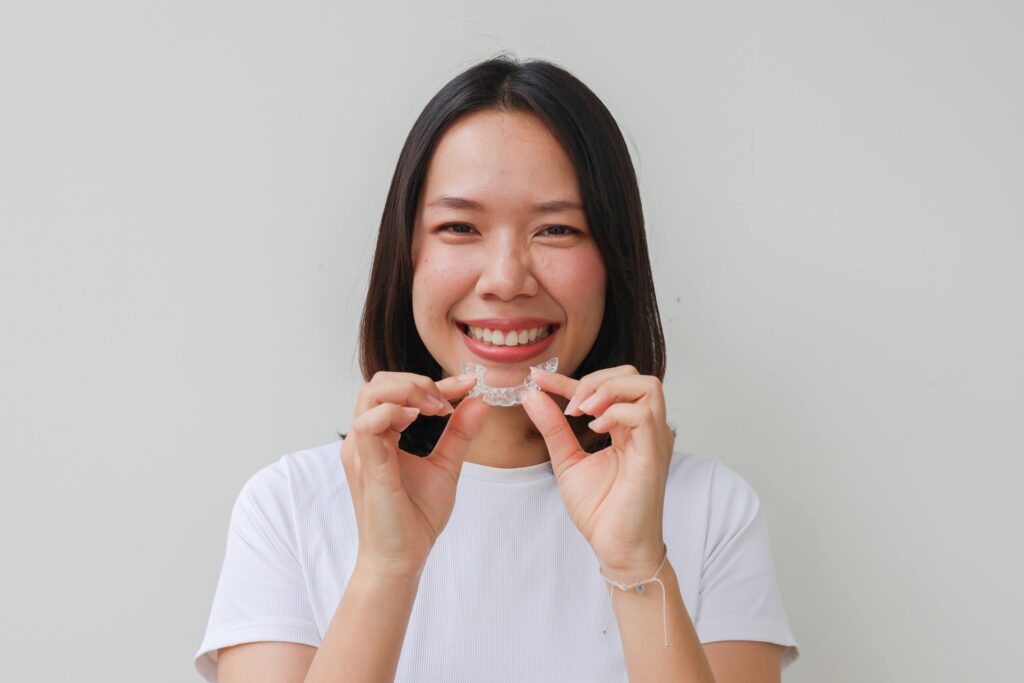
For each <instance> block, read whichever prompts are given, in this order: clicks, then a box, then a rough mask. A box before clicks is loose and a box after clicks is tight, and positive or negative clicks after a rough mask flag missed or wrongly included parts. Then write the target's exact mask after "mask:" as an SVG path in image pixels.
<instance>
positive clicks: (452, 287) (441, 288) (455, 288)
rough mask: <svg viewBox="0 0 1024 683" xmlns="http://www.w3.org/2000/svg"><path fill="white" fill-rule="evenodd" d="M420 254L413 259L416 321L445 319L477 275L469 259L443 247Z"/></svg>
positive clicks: (413, 298) (413, 292)
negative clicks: (416, 258)
mask: <svg viewBox="0 0 1024 683" xmlns="http://www.w3.org/2000/svg"><path fill="white" fill-rule="evenodd" d="M418 257H419V258H418V261H416V262H414V263H413V276H412V303H413V311H414V313H415V316H416V322H417V324H421V323H423V322H427V321H432V320H437V319H443V318H444V317H445V316H446V315H447V313H448V310H449V309H450V308H451V306H452V304H454V303H455V302H456V301H458V300H459V299H460V298H462V296H463V295H464V289H465V287H466V286H469V287H472V283H473V282H474V281H475V278H474V276H473V272H472V268H471V267H470V266H469V264H467V262H466V259H464V258H462V259H459V258H454V255H453V254H451V253H449V252H445V251H444V250H424V251H422V252H420V253H419V255H418ZM467 283H468V285H467Z"/></svg>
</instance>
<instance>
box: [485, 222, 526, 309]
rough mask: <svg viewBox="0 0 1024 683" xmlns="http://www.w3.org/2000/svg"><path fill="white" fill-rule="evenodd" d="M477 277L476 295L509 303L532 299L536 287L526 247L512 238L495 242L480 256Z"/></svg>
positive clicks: (508, 237)
mask: <svg viewBox="0 0 1024 683" xmlns="http://www.w3.org/2000/svg"><path fill="white" fill-rule="evenodd" d="M481 255H482V256H483V257H484V261H483V262H482V263H481V264H480V277H479V278H478V279H477V282H476V294H477V296H479V297H480V298H482V299H484V298H487V297H496V298H498V299H500V300H502V301H511V300H512V299H515V298H516V297H517V296H535V295H536V294H537V292H538V291H539V290H540V284H539V283H538V282H537V278H536V277H535V276H534V273H533V258H532V256H531V254H530V249H529V247H528V246H527V245H526V244H523V243H522V242H521V241H520V240H518V239H516V238H515V237H513V236H507V238H506V239H502V240H495V241H494V243H493V245H492V248H491V249H487V250H485V251H483V252H482V253H481Z"/></svg>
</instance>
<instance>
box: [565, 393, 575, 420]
mask: <svg viewBox="0 0 1024 683" xmlns="http://www.w3.org/2000/svg"><path fill="white" fill-rule="evenodd" d="M574 410H576V397H575V396H573V397H572V398H571V399H569V405H567V406H566V407H565V414H566V415H572V411H574Z"/></svg>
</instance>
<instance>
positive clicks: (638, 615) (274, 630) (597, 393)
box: [196, 57, 798, 683]
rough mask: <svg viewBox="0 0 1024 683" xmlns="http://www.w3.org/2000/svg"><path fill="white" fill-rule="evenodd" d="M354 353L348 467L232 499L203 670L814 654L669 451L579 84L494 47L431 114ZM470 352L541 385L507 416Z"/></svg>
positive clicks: (513, 667) (392, 200)
mask: <svg viewBox="0 0 1024 683" xmlns="http://www.w3.org/2000/svg"><path fill="white" fill-rule="evenodd" d="M361 353H362V356H361V364H362V370H363V375H364V377H365V378H367V379H368V382H367V383H366V384H365V385H364V386H363V387H362V389H361V390H360V393H359V398H358V402H357V407H356V415H355V418H354V421H353V424H352V429H351V431H350V432H349V433H348V434H347V435H343V436H344V438H343V440H342V442H341V444H340V458H339V454H338V450H339V449H338V446H339V444H338V442H334V443H333V444H328V445H326V446H322V447H320V448H317V449H311V450H309V451H303V452H299V453H295V454H291V455H288V456H285V457H283V458H282V459H281V460H280V461H279V462H278V463H275V464H274V465H271V466H268V467H265V468H264V469H263V470H261V471H259V472H258V473H257V474H256V475H254V476H253V477H252V478H251V479H250V481H249V482H247V484H246V486H245V487H244V488H243V490H242V493H241V494H240V496H239V499H238V502H237V503H236V505H235V509H234V511H233V513H232V520H231V531H230V534H229V539H228V549H227V553H226V556H225V561H224V568H223V570H222V572H221V577H220V581H219V583H218V587H217V594H216V597H215V600H214V607H213V612H212V614H211V617H210V623H209V625H208V627H207V633H206V638H205V639H204V641H203V644H202V646H201V648H200V651H199V653H198V654H197V656H196V664H197V667H198V668H199V670H200V672H202V673H203V675H204V676H206V678H207V679H208V680H214V676H215V672H217V671H218V669H219V676H220V681H221V682H222V683H224V682H232V681H268V682H269V681H275V682H278V683H283V682H285V681H303V680H305V681H311V682H312V681H341V680H344V681H364V680H365V681H369V680H374V681H377V680H397V681H469V680H473V681H531V682H532V681H577V680H578V681H622V680H626V678H627V675H628V679H629V680H632V681H641V680H651V681H708V680H715V681H718V683H725V682H729V681H744V682H750V681H777V680H779V678H780V669H781V667H782V666H785V665H786V664H788V663H789V662H791V661H793V660H794V659H795V658H796V657H797V655H798V651H797V648H796V641H795V640H794V638H793V635H792V633H791V631H790V628H789V625H788V622H787V620H786V615H785V611H784V609H783V605H782V602H781V597H780V595H779V591H778V587H777V584H776V580H775V576H774V570H773V567H772V560H771V552H770V546H769V542H768V531H767V526H766V523H765V519H764V516H763V514H762V513H761V510H760V507H759V504H758V499H757V495H756V493H754V491H753V490H752V489H751V488H750V487H749V485H747V483H746V482H745V481H744V480H743V479H742V478H741V477H739V476H738V475H736V474H735V473H733V472H731V471H730V470H729V469H728V468H726V467H724V466H723V465H721V464H720V463H717V462H715V461H714V460H711V459H707V458H700V457H697V456H690V455H685V454H681V453H677V454H675V457H673V444H674V433H673V431H672V430H671V429H670V427H669V426H668V425H667V424H666V421H665V402H664V395H663V393H662V386H661V380H662V378H663V377H664V371H665V358H664V340H663V337H662V332H661V326H660V320H659V315H658V308H657V303H656V299H655V294H654V287H653V281H652V277H651V271H650V264H649V259H648V253H647V245H646V240H645V237H644V223H643V215H642V211H641V206H640V197H639V192H638V188H637V183H636V177H635V174H634V171H633V167H632V163H631V162H630V159H629V153H628V150H627V148H626V146H625V144H624V142H623V139H622V135H621V133H620V132H619V129H618V127H617V125H616V124H615V122H614V120H613V118H612V117H611V115H610V114H609V112H608V111H607V109H606V108H605V107H604V105H603V104H602V103H601V102H600V101H599V100H598V98H597V97H596V96H595V95H594V94H593V93H592V92H591V91H590V90H589V89H588V88H587V87H586V86H584V85H583V84H582V83H580V82H579V81H578V80H577V79H576V78H574V77H573V76H572V75H570V74H569V73H567V72H566V71H564V70H562V69H560V68H558V67H556V66H554V65H552V64H550V63H547V62H542V61H529V62H525V63H518V62H517V61H515V60H513V59H510V58H504V57H502V58H497V59H493V60H489V61H487V62H484V63H481V64H479V65H477V66H475V67H473V68H471V69H469V70H467V71H465V72H464V73H462V74H460V75H459V76H457V77H456V78H455V79H453V80H452V81H451V82H449V83H448V84H447V85H446V86H445V87H444V88H442V89H441V91H440V92H439V93H438V94H437V95H436V96H435V97H434V98H433V99H432V100H431V101H430V102H429V103H428V104H427V106H426V108H425V109H424V111H423V112H422V113H421V115H420V117H419V118H418V120H417V121H416V123H415V125H414V126H413V129H412V131H411V132H410V134H409V137H408V138H407V140H406V142H405V146H404V147H403V149H402V153H401V156H400V158H399V161H398V165H397V168H396V170H395V174H394V178H393V180H392V184H391V189H390V192H389V194H388V198H387V203H386V206H385V209H384V214H383V218H382V221H381V229H380V233H379V237H378V242H377V250H376V254H375V257H374V264H373V271H372V274H371V278H370V286H369V295H368V297H367V300H366V306H365V309H364V313H363V320H362V330H361ZM553 358H557V363H558V368H557V372H546V371H543V370H540V369H534V366H537V365H538V364H541V363H543V362H545V361H548V360H551V359H553ZM464 362H469V363H473V364H476V365H479V366H482V368H483V372H484V374H483V376H482V381H483V383H485V384H486V385H489V386H491V387H498V388H501V387H512V386H516V385H519V384H520V383H523V382H524V381H526V383H527V385H528V386H530V382H532V383H533V384H534V385H535V388H539V389H540V390H541V391H537V390H533V391H530V390H527V391H525V394H524V396H523V398H522V402H521V404H517V405H513V406H493V405H490V404H489V403H488V401H487V400H484V398H483V397H480V396H476V395H475V394H476V391H479V389H474V387H476V386H477V383H478V381H480V378H478V377H477V376H476V375H475V374H472V373H467V374H460V373H461V372H462V370H463V363H464ZM471 390H473V393H474V396H467V394H469V393H470V392H471ZM339 460H340V462H339ZM456 493H457V495H456ZM655 583H657V584H658V585H657V586H655V585H654V584H655ZM702 643H704V644H703V645H702ZM218 655H219V656H218ZM712 677H713V679H712Z"/></svg>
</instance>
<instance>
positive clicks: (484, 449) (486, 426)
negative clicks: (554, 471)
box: [466, 397, 566, 468]
mask: <svg viewBox="0 0 1024 683" xmlns="http://www.w3.org/2000/svg"><path fill="white" fill-rule="evenodd" d="M559 398H560V397H559ZM561 403H566V401H565V400H564V399H562V400H561ZM550 459H551V457H550V455H549V454H548V447H547V444H545V443H544V439H543V437H541V435H540V432H538V431H537V427H536V425H534V424H533V420H531V419H530V416H529V415H527V414H526V410H525V409H524V408H523V407H522V406H521V405H520V406H509V407H504V406H491V409H490V410H489V411H488V412H487V416H486V417H485V418H484V421H483V424H481V425H480V428H479V429H478V430H477V432H476V434H475V435H474V437H473V439H472V441H470V442H469V449H468V450H467V451H466V461H467V462H473V463H477V464H479V465H487V466H489V467H501V468H510V467H529V466H530V465H539V464H540V463H542V462H546V461H547V460H550Z"/></svg>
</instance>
